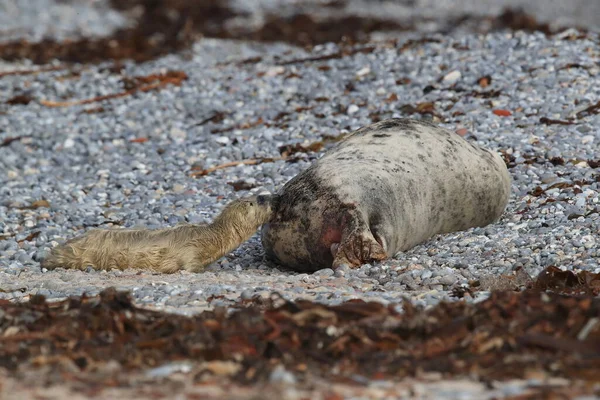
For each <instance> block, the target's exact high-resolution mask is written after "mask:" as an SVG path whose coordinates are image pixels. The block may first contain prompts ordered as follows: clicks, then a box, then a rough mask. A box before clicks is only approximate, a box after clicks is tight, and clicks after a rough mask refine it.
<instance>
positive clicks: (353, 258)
mask: <svg viewBox="0 0 600 400" xmlns="http://www.w3.org/2000/svg"><path fill="white" fill-rule="evenodd" d="M332 250H333V245H332ZM387 257H388V256H387V253H386V252H385V250H384V249H383V246H382V245H381V244H379V243H378V242H377V241H376V240H375V238H374V237H373V235H372V234H371V233H370V232H369V231H366V232H357V233H351V234H349V235H347V236H346V237H344V238H342V242H341V243H340V244H339V246H337V252H336V253H335V254H334V262H333V264H334V267H335V266H336V265H339V264H342V263H345V264H349V265H350V266H351V267H353V268H356V267H359V266H361V265H362V264H366V263H369V262H372V261H381V260H385V259H386V258H387Z"/></svg>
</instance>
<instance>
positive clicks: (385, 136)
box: [262, 119, 511, 272]
mask: <svg viewBox="0 0 600 400" xmlns="http://www.w3.org/2000/svg"><path fill="white" fill-rule="evenodd" d="M510 186H511V182H510V177H509V174H508V170H507V168H506V165H505V163H504V162H503V160H502V158H501V157H500V156H499V155H498V154H497V153H495V152H493V151H490V150H488V149H485V148H482V147H479V146H477V145H474V144H473V143H470V142H468V141H466V140H465V139H463V138H462V137H460V136H459V135H457V134H456V133H454V132H451V131H449V130H446V129H443V128H441V127H438V126H436V125H433V124H431V123H428V122H425V121H419V120H410V119H389V120H384V121H381V122H378V123H375V124H372V125H369V126H366V127H364V128H361V129H358V130H357V131H354V132H353V133H351V134H349V135H348V136H347V137H346V138H345V139H344V140H343V141H342V142H340V143H339V144H338V145H337V146H336V147H335V148H333V149H332V150H330V151H329V152H327V153H326V154H325V155H324V156H323V157H322V158H320V159H319V160H317V161H316V162H315V163H314V164H313V165H312V166H310V167H309V168H308V169H306V170H305V171H303V172H302V173H300V174H298V175H297V176H296V177H294V178H293V179H291V180H290V181H289V182H288V183H287V184H286V185H285V186H284V187H283V188H282V189H281V190H280V191H279V193H278V194H279V197H278V199H277V201H276V205H275V207H274V211H273V215H272V217H271V219H270V221H269V222H268V223H267V224H265V225H263V228H262V243H263V246H264V248H265V252H266V254H267V257H269V258H271V259H272V260H274V261H275V262H277V263H279V264H281V265H284V266H286V267H289V268H291V269H294V270H297V271H305V272H310V271H315V270H318V269H321V268H337V267H339V266H341V265H348V266H350V267H356V266H359V265H361V264H364V263H369V262H372V261H375V260H383V259H386V258H389V257H392V256H393V255H394V254H396V253H397V252H399V251H403V250H407V249H410V248H411V247H413V246H415V245H417V244H419V243H421V242H423V241H425V240H427V239H429V238H430V237H432V236H433V235H435V234H439V233H447V232H453V231H459V230H465V229H468V228H471V227H476V226H484V225H487V224H490V223H492V222H494V221H496V220H497V219H498V218H499V217H500V215H501V214H502V213H503V211H504V209H505V208H506V205H507V203H508V199H509V195H510Z"/></svg>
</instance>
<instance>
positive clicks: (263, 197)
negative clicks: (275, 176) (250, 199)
mask: <svg viewBox="0 0 600 400" xmlns="http://www.w3.org/2000/svg"><path fill="white" fill-rule="evenodd" d="M270 200H271V195H270V194H259V195H258V196H256V203H257V204H258V205H259V206H263V205H265V204H267V203H268V202H269V201H270Z"/></svg>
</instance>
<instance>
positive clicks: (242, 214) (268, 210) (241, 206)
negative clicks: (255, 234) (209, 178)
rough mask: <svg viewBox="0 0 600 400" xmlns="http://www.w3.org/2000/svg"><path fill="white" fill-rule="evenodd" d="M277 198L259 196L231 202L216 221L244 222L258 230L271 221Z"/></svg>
mask: <svg viewBox="0 0 600 400" xmlns="http://www.w3.org/2000/svg"><path fill="white" fill-rule="evenodd" d="M277 199H278V196H277V195H274V194H268V193H266V194H259V195H257V196H250V197H244V198H241V199H237V200H234V201H232V202H231V203H229V204H228V205H227V207H225V208H224V209H223V212H222V213H221V215H219V216H218V217H217V219H221V220H222V219H224V218H225V219H227V220H229V219H232V220H244V221H247V222H248V223H249V224H251V225H253V226H255V227H256V228H258V227H259V226H261V225H263V224H265V223H267V222H268V221H269V219H271V215H272V214H273V210H274V209H275V207H276V202H277Z"/></svg>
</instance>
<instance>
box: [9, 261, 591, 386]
mask: <svg viewBox="0 0 600 400" xmlns="http://www.w3.org/2000/svg"><path fill="white" fill-rule="evenodd" d="M549 272H550V275H548V274H546V275H543V276H541V277H540V278H538V280H537V281H536V283H535V285H534V288H532V289H527V290H524V291H522V292H516V291H496V292H493V293H492V294H491V296H490V298H489V299H488V300H485V301H482V302H479V303H476V304H473V303H465V302H453V303H441V304H439V305H438V306H436V307H433V308H431V309H429V310H422V309H420V308H416V307H414V306H412V305H411V304H410V303H406V304H404V306H403V310H402V311H400V310H399V309H397V308H396V307H394V306H392V305H389V306H386V305H383V304H381V303H377V302H364V301H361V300H351V301H347V302H345V303H342V304H339V305H335V306H327V305H323V304H318V303H314V302H312V301H308V300H297V301H295V302H290V301H287V300H284V299H283V298H281V297H280V296H273V297H272V298H271V299H268V300H265V299H258V300H257V301H251V300H246V301H244V302H242V303H240V304H239V305H238V306H237V307H235V308H234V309H233V311H232V312H230V313H228V312H226V310H225V309H224V308H220V307H217V308H216V309H215V310H214V311H205V312H203V313H202V314H199V315H197V316H194V317H185V316H181V315H174V314H168V313H163V312H158V311H151V310H145V309H141V308H138V307H136V306H135V305H134V304H133V303H132V301H131V298H130V297H129V295H128V294H126V293H121V292H116V291H115V290H114V289H108V290H105V291H103V292H102V293H101V294H100V295H99V296H97V297H86V296H83V297H74V298H71V299H69V300H66V301H62V302H58V303H48V302H46V301H45V300H44V298H43V297H41V296H34V297H32V298H31V300H30V301H29V302H28V303H23V304H14V303H11V302H8V301H0V310H1V311H2V312H1V313H0V315H1V317H0V366H1V367H3V368H6V369H7V370H9V371H13V372H17V371H19V370H22V369H23V368H31V367H41V366H51V367H52V369H53V370H58V371H60V370H62V369H64V368H66V367H65V366H68V368H70V370H71V373H73V371H75V373H76V374H79V375H81V376H86V377H87V379H92V378H94V379H96V380H98V379H102V376H98V374H97V371H98V370H100V369H101V368H100V366H101V365H103V364H106V363H108V362H112V363H113V364H114V363H115V362H116V363H117V365H118V371H119V372H118V374H119V376H124V374H126V373H127V372H128V371H138V370H143V369H147V368H152V367H156V366H158V365H162V364H166V363H169V362H175V361H182V360H187V361H188V362H192V363H202V362H208V361H211V362H212V361H217V360H220V361H227V362H233V363H235V364H236V365H237V366H238V367H239V371H238V372H237V373H235V375H234V376H233V379H234V380H235V381H237V382H239V383H256V382H263V381H265V380H266V379H267V378H268V376H269V373H270V371H272V370H273V369H274V368H275V367H277V365H284V366H285V368H286V369H288V370H290V371H294V372H295V373H296V374H297V375H299V376H302V375H305V374H311V375H313V376H315V375H316V376H322V377H324V378H336V377H337V378H343V377H352V376H354V375H355V374H360V375H362V376H364V377H366V378H377V379H384V378H388V379H392V378H393V379H399V378H402V377H408V376H415V375H418V374H419V373H421V372H439V373H442V374H444V376H454V377H456V376H467V375H468V376H471V377H473V376H476V377H479V378H480V379H485V380H490V379H510V378H522V377H523V376H525V374H529V373H531V372H532V371H538V372H539V373H540V374H545V375H547V376H562V377H567V378H577V379H581V380H590V381H595V380H596V379H597V376H598V373H600V324H599V323H598V321H600V299H599V298H597V297H596V296H595V295H592V294H591V293H592V292H594V291H595V290H596V289H597V285H596V284H597V283H598V282H600V280H598V277H597V276H596V275H594V274H586V275H583V277H582V275H581V274H575V275H574V276H573V275H571V274H570V273H567V275H562V274H563V273H562V271H561V272H560V273H559V272H558V271H556V270H554V269H552V270H550V271H549ZM561 285H562V286H561ZM578 285H579V286H578ZM558 286H560V287H558ZM580 286H581V287H585V288H586V289H585V290H577V294H578V295H577V296H564V295H561V294H557V293H553V292H544V291H542V290H541V289H543V288H545V287H548V288H550V289H551V290H552V291H554V290H557V288H558V289H559V290H560V291H564V290H565V289H570V288H578V287H580ZM571 293H574V291H571ZM238 367H236V368H238ZM54 379H57V380H59V381H60V380H61V379H66V378H65V375H62V377H61V375H54ZM104 379H107V378H106V377H104ZM110 379H111V380H112V381H111V382H112V384H113V385H114V379H115V377H114V376H111V377H110Z"/></svg>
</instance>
